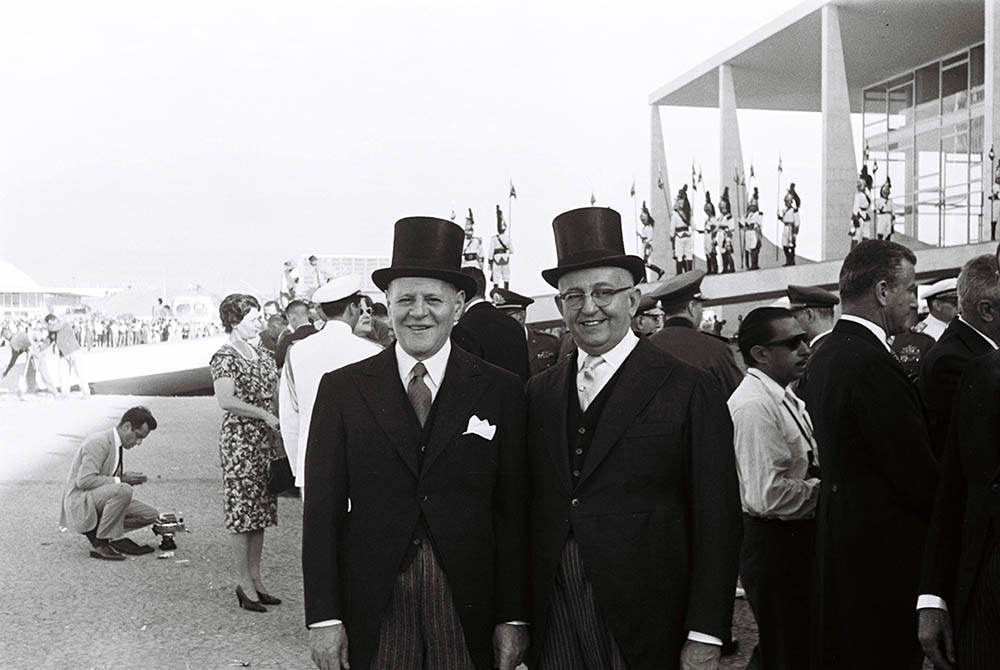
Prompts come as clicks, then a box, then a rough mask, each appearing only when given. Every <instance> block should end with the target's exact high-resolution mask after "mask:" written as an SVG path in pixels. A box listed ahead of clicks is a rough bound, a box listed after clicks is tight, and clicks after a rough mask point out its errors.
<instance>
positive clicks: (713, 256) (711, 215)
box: [704, 191, 719, 275]
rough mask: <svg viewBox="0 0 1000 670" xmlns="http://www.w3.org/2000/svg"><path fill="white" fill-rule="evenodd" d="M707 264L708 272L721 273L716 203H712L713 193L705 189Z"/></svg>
mask: <svg viewBox="0 0 1000 670" xmlns="http://www.w3.org/2000/svg"><path fill="white" fill-rule="evenodd" d="M704 209H705V241H704V244H705V264H706V265H707V266H708V274H710V275H717V274H719V256H718V244H717V242H716V239H715V232H716V221H715V205H713V204H712V194H711V193H709V192H708V191H705V208H704Z"/></svg>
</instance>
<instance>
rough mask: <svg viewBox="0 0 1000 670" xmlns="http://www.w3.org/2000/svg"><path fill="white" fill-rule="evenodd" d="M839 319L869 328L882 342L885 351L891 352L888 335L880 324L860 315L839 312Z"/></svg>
mask: <svg viewBox="0 0 1000 670" xmlns="http://www.w3.org/2000/svg"><path fill="white" fill-rule="evenodd" d="M840 320H841V321H851V322H853V323H860V324H861V325H862V326H864V327H865V328H867V329H868V330H870V331H871V332H872V334H873V335H875V337H877V338H878V341H879V342H881V343H882V346H883V347H885V350H886V351H888V352H889V353H892V347H890V346H889V336H888V335H886V333H885V329H884V328H883V327H882V326H880V325H878V324H877V323H874V322H872V321H869V320H868V319H865V318H862V317H860V316H854V315H853V314H841V315H840Z"/></svg>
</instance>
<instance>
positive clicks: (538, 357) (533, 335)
mask: <svg viewBox="0 0 1000 670" xmlns="http://www.w3.org/2000/svg"><path fill="white" fill-rule="evenodd" d="M490 295H491V296H492V297H493V304H494V305H495V306H496V308H497V309H498V310H500V311H501V312H503V313H504V314H506V315H507V316H509V317H510V318H512V319H514V321H516V322H517V323H519V324H520V325H521V327H522V328H523V329H524V335H525V338H526V339H527V341H528V374H529V376H532V375H535V374H538V373H539V372H541V371H542V370H547V369H549V368H550V367H552V366H553V365H554V364H555V362H556V361H557V360H558V359H559V346H560V342H559V338H558V337H556V336H555V335H550V334H549V333H546V332H545V331H543V330H538V329H537V328H531V327H530V326H528V325H527V316H528V305H531V304H533V303H534V302H535V301H534V299H533V298H529V297H528V296H526V295H521V294H520V293H515V292H514V291H511V290H510V289H506V288H503V287H500V286H498V287H496V288H494V289H493V290H492V291H491V292H490Z"/></svg>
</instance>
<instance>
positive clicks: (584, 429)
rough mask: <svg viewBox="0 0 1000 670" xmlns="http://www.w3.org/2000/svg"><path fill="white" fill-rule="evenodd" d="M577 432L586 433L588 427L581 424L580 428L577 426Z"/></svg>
mask: <svg viewBox="0 0 1000 670" xmlns="http://www.w3.org/2000/svg"><path fill="white" fill-rule="evenodd" d="M576 432H578V433H580V434H581V435H583V434H584V433H586V432H587V429H586V428H584V427H583V426H580V427H579V428H577V429H576Z"/></svg>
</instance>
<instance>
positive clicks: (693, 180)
mask: <svg viewBox="0 0 1000 670" xmlns="http://www.w3.org/2000/svg"><path fill="white" fill-rule="evenodd" d="M691 190H693V191H697V190H698V173H697V172H695V171H694V161H691Z"/></svg>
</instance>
